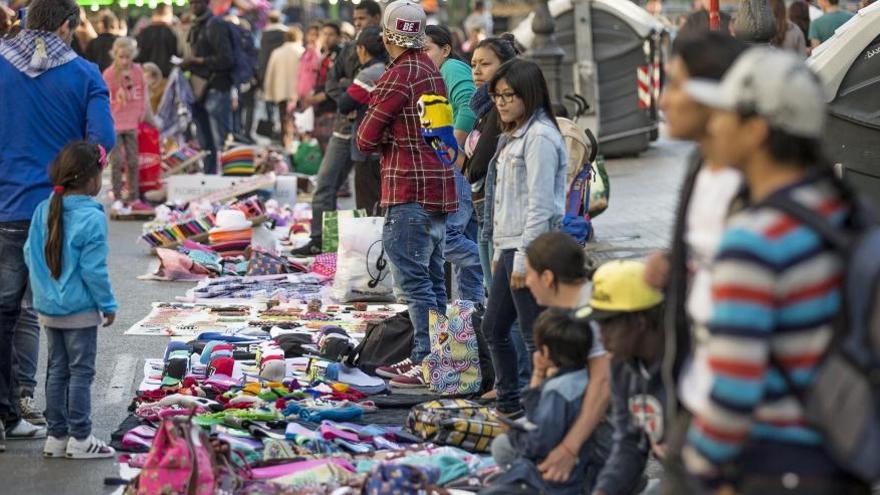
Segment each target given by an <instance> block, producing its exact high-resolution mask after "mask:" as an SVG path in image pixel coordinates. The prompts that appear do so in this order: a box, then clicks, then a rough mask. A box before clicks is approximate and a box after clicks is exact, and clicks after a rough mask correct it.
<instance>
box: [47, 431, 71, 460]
mask: <svg viewBox="0 0 880 495" xmlns="http://www.w3.org/2000/svg"><path fill="white" fill-rule="evenodd" d="M67 442H68V439H67V437H61V438H55V437H53V436H52V435H49V436H48V437H46V444H45V445H43V456H44V457H62V458H63V457H64V456H66V455H67Z"/></svg>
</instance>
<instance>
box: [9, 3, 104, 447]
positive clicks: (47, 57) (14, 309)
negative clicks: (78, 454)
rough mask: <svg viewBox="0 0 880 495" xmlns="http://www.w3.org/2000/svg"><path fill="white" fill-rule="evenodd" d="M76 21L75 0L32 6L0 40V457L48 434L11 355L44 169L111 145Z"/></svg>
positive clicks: (99, 87) (100, 93)
mask: <svg viewBox="0 0 880 495" xmlns="http://www.w3.org/2000/svg"><path fill="white" fill-rule="evenodd" d="M78 22H79V8H78V7H77V5H76V2H75V1H73V0H33V2H31V4H30V8H29V9H28V17H27V24H28V29H25V30H22V31H21V32H20V33H19V34H18V35H17V36H15V37H14V38H9V39H5V40H2V41H0V116H2V118H0V267H2V273H3V276H2V277H0V452H2V451H5V450H6V438H7V437H8V438H28V439H34V438H43V437H45V436H46V429H45V428H39V427H36V426H34V425H32V424H30V423H28V422H27V421H23V420H22V419H21V412H20V410H19V406H18V398H17V397H14V395H15V390H16V388H17V384H16V381H17V380H16V378H15V374H14V371H13V357H12V354H13V338H14V335H15V323H16V320H17V319H18V316H19V312H20V310H21V300H22V296H23V294H24V291H25V288H26V287H27V279H28V272H27V267H26V266H25V263H24V258H23V251H22V249H23V246H24V243H25V241H26V240H27V235H28V227H29V224H30V220H31V216H33V213H34V209H35V208H36V206H37V204H38V203H39V202H40V201H42V200H44V199H46V198H47V197H49V193H50V192H51V189H52V186H51V183H50V181H49V175H48V167H49V164H50V163H51V162H52V160H53V159H54V158H55V155H56V154H57V153H58V152H59V151H60V150H61V148H63V147H64V145H66V144H67V143H68V142H70V141H73V140H76V139H85V140H88V141H90V142H92V143H97V144H101V145H103V146H104V147H105V148H106V149H107V150H110V149H111V148H113V145H114V144H115V141H116V138H115V134H114V132H113V117H112V116H111V115H110V98H109V93H108V92H107V86H106V85H105V84H104V80H103V78H102V77H101V73H100V72H98V68H97V66H95V65H94V64H92V63H91V62H88V61H86V60H85V59H83V58H80V57H79V56H78V55H77V54H76V53H75V52H74V51H73V49H72V48H71V47H70V42H71V40H72V39H73V32H74V30H75V29H76V26H77V24H78Z"/></svg>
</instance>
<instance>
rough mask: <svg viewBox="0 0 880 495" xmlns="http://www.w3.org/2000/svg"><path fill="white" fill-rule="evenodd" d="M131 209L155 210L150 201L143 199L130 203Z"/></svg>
mask: <svg viewBox="0 0 880 495" xmlns="http://www.w3.org/2000/svg"><path fill="white" fill-rule="evenodd" d="M130 207H131V211H153V207H152V206H150V204H149V203H145V202H143V201H140V200H138V201H135V202H134V203H132V204H131V205H130Z"/></svg>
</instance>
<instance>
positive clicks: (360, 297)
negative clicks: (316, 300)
mask: <svg viewBox="0 0 880 495" xmlns="http://www.w3.org/2000/svg"><path fill="white" fill-rule="evenodd" d="M384 223H385V218H384V217H360V218H340V219H339V248H338V249H337V251H336V278H335V280H334V281H333V298H334V299H336V300H337V301H339V302H350V301H393V300H394V295H393V290H392V282H391V272H390V270H391V266H390V263H391V262H390V261H389V260H388V256H386V255H385V251H384V250H383V249H382V226H383V224H384Z"/></svg>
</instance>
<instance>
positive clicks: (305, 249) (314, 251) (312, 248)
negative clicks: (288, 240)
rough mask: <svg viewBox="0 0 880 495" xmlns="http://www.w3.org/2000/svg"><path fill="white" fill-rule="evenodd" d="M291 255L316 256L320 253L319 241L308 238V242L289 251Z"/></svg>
mask: <svg viewBox="0 0 880 495" xmlns="http://www.w3.org/2000/svg"><path fill="white" fill-rule="evenodd" d="M290 254H291V256H317V255H319V254H321V243H320V242H316V241H314V240H310V241H309V243H308V244H306V245H305V246H302V247H298V248H296V249H294V250H292V251H290Z"/></svg>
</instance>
